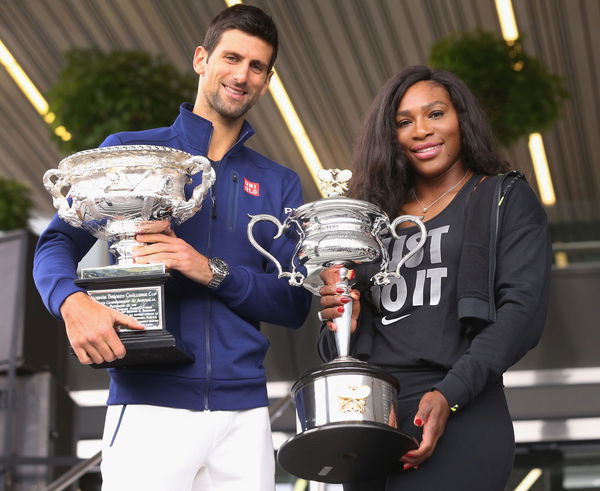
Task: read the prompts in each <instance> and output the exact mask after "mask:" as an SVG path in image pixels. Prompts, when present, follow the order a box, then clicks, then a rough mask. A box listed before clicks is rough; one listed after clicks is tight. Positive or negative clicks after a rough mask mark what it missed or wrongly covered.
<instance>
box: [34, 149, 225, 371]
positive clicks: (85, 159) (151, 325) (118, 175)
mask: <svg viewBox="0 0 600 491" xmlns="http://www.w3.org/2000/svg"><path fill="white" fill-rule="evenodd" d="M200 172H202V175H201V176H202V179H201V182H200V183H199V184H198V185H197V186H196V187H195V188H194V189H193V191H192V194H191V197H190V198H189V199H186V197H185V193H184V187H185V185H186V184H189V183H190V182H191V181H192V176H193V175H195V174H198V173H200ZM214 181H215V172H214V170H213V169H212V167H211V165H210V161H209V160H208V159H206V158H205V157H200V156H192V155H190V154H189V153H186V152H183V151H181V150H176V149H173V148H167V147H160V146H153V145H124V146H116V147H102V148H96V149H93V150H85V151H83V152H78V153H75V154H73V155H71V156H69V157H67V158H65V159H63V160H62V161H61V162H60V163H59V164H58V169H50V170H48V171H47V172H46V173H45V174H44V186H45V187H46V189H47V190H48V192H50V194H51V195H52V197H53V203H54V206H55V207H56V208H57V210H58V215H59V216H60V218H62V219H63V220H64V221H65V222H67V223H68V224H70V225H72V226H74V227H79V228H82V229H84V230H86V231H88V232H89V233H90V234H92V235H94V236H95V237H96V238H98V239H100V240H104V241H107V242H109V243H110V244H111V245H110V249H109V250H110V252H111V253H112V254H113V255H114V257H115V259H116V263H115V264H114V265H113V266H106V267H98V268H86V269H83V270H82V271H81V274H80V279H79V280H77V281H76V283H78V284H79V285H80V286H82V287H83V288H85V289H86V290H87V291H88V293H89V294H90V295H91V296H92V297H93V298H95V299H96V300H98V301H99V302H101V303H103V304H105V305H108V306H109V307H111V308H114V309H116V310H118V311H120V312H123V313H125V314H127V315H130V316H132V317H134V318H135V319H136V320H137V321H138V322H140V323H141V324H142V325H144V326H145V327H146V330H145V331H136V330H132V329H127V328H125V327H121V328H120V330H119V331H120V332H119V336H120V338H121V341H122V342H123V344H124V345H125V348H126V350H127V354H126V355H125V357H124V358H123V359H121V360H116V361H114V362H110V363H102V364H97V365H94V366H95V367H97V368H98V367H107V366H111V367H114V366H131V365H148V364H167V363H185V362H190V361H192V360H193V358H191V356H190V355H189V354H187V353H186V350H185V347H182V346H178V345H177V343H176V342H175V338H174V337H173V336H172V335H171V333H169V332H168V330H166V326H165V321H164V315H165V314H164V286H165V283H166V282H167V280H168V279H169V277H170V275H169V274H168V273H167V272H166V271H165V265H164V264H136V263H135V262H134V259H133V249H134V248H135V247H136V246H139V245H142V244H141V243H140V242H138V241H136V239H135V236H136V234H138V233H160V232H165V231H167V230H168V229H169V227H170V226H171V223H175V224H179V223H181V222H183V221H185V220H187V219H188V218H190V217H191V216H193V215H194V213H196V212H197V211H198V210H199V209H200V207H201V206H202V201H203V199H204V197H205V196H206V194H207V193H208V190H209V189H210V187H211V186H212V184H213V183H214Z"/></svg>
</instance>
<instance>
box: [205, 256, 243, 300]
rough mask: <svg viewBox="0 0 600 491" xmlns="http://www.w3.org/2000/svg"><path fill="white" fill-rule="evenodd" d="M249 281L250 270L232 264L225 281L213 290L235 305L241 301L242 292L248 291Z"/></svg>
mask: <svg viewBox="0 0 600 491" xmlns="http://www.w3.org/2000/svg"><path fill="white" fill-rule="evenodd" d="M248 283H249V278H248V272H247V271H246V270H245V269H244V268H239V267H235V266H233V267H232V266H231V265H230V267H229V274H228V275H227V276H226V277H225V279H224V280H223V282H222V283H221V284H220V285H219V286H218V287H217V288H212V289H211V290H212V291H214V292H215V293H217V294H218V295H219V296H220V297H221V298H223V299H224V300H226V301H228V302H230V303H231V304H232V305H233V304H236V303H237V302H239V300H240V297H241V296H242V292H245V291H246V288H247V285H248Z"/></svg>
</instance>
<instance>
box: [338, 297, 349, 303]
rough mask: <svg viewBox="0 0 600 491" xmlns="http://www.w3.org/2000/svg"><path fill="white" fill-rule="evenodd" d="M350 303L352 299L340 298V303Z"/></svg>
mask: <svg viewBox="0 0 600 491" xmlns="http://www.w3.org/2000/svg"><path fill="white" fill-rule="evenodd" d="M349 301H350V299H349V298H348V297H342V298H340V302H342V303H348V302H349Z"/></svg>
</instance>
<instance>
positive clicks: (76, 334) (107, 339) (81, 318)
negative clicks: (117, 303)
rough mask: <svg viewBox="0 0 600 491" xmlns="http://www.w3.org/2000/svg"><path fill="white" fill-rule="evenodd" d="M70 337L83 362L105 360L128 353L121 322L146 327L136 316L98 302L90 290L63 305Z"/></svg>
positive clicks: (88, 363) (74, 296)
mask: <svg viewBox="0 0 600 491" xmlns="http://www.w3.org/2000/svg"><path fill="white" fill-rule="evenodd" d="M60 313H61V316H62V318H63V320H64V322H65V327H66V331H67V337H68V338H69V342H70V343H71V347H72V348H73V351H74V352H75V354H76V355H77V358H78V359H79V361H80V363H82V364H84V365H90V364H91V363H102V362H105V361H107V362H110V361H114V360H116V359H117V358H119V359H120V358H123V357H124V356H125V347H124V346H123V343H122V342H121V340H120V339H119V336H118V335H117V329H118V326H125V327H129V328H131V329H139V330H142V329H144V326H142V325H141V324H140V323H139V322H138V321H136V320H135V319H134V318H133V317H130V316H128V315H125V314H122V313H121V312H118V311H116V310H114V309H111V308H109V307H107V306H105V305H102V304H101V303H100V302H97V301H96V300H94V299H93V298H92V297H90V296H89V295H88V294H87V293H84V292H76V293H73V294H72V295H69V296H68V297H67V298H66V299H65V301H64V302H63V304H62V306H61V307H60Z"/></svg>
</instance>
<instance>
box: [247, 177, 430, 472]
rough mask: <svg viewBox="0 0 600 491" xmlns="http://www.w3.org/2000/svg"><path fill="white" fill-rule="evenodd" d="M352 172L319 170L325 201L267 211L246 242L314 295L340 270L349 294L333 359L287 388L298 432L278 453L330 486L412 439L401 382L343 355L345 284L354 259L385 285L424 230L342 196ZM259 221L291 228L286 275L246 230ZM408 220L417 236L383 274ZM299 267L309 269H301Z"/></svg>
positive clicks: (385, 461)
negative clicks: (326, 275) (283, 215)
mask: <svg viewBox="0 0 600 491" xmlns="http://www.w3.org/2000/svg"><path fill="white" fill-rule="evenodd" d="M351 176H352V173H351V172H350V171H348V170H342V171H340V170H337V169H334V170H323V171H321V172H320V173H319V178H320V180H321V182H322V189H323V190H324V191H325V192H326V194H327V197H326V198H324V199H321V200H318V201H314V202H311V203H307V204H305V205H303V206H301V207H299V208H297V209H295V210H294V211H293V212H292V213H291V214H290V216H289V217H288V218H287V219H286V220H285V221H284V223H283V224H282V223H280V222H279V220H277V218H275V217H273V216H270V215H256V216H253V217H251V220H250V223H249V224H248V237H249V239H250V242H251V243H252V244H253V245H254V247H255V248H256V249H257V250H258V251H259V252H260V253H261V254H263V256H265V257H266V258H267V259H269V260H270V261H272V262H274V263H275V265H276V267H277V270H278V272H279V277H280V278H282V277H288V278H289V283H290V285H292V286H303V287H304V288H306V289H307V290H309V291H310V292H312V293H313V294H315V295H318V294H319V289H320V288H321V286H323V281H322V279H321V276H320V275H321V273H322V272H323V271H325V270H327V269H328V268H336V271H335V273H336V275H337V276H336V278H337V279H338V281H337V283H336V286H337V287H338V288H341V289H342V290H343V291H344V293H343V294H342V295H343V296H345V297H346V298H347V299H348V303H346V304H345V305H344V313H343V314H342V317H340V318H338V319H335V320H334V323H335V325H336V331H335V345H336V348H337V354H338V356H337V357H336V358H335V359H334V360H332V361H330V362H328V363H325V364H323V365H321V366H318V367H316V368H315V369H312V370H309V371H308V372H306V373H305V374H303V375H302V376H301V378H300V379H299V380H298V381H297V382H296V383H295V384H294V385H293V387H292V398H293V400H294V403H295V406H296V416H297V434H296V435H295V436H293V437H292V438H290V439H289V440H288V441H286V442H285V443H284V444H283V445H282V446H281V447H280V449H279V452H278V454H277V459H278V461H279V463H280V464H281V466H282V467H283V468H284V469H286V470H287V471H288V472H290V473H291V474H294V475H296V476H298V477H301V478H304V479H308V480H312V481H321V482H328V483H344V482H352V481H358V480H365V479H369V478H371V477H373V476H376V475H378V474H382V473H386V472H388V471H390V470H392V469H395V468H398V466H399V460H398V459H399V458H400V457H401V456H402V455H403V454H404V453H405V452H406V451H408V450H410V449H413V448H416V447H417V446H418V445H417V443H416V441H415V440H414V439H413V438H412V437H411V436H409V435H407V434H405V433H403V432H402V431H401V430H400V429H399V428H398V422H397V420H396V414H397V411H396V407H397V396H398V393H399V390H400V387H399V384H398V382H397V380H396V379H395V378H394V377H393V376H392V375H390V374H388V373H387V372H385V371H383V370H381V369H379V368H377V367H374V366H372V365H369V364H367V363H365V362H363V361H360V360H357V359H355V358H353V357H351V356H350V355H349V353H350V336H351V317H352V297H351V296H350V290H351V288H352V286H353V276H354V275H353V269H355V268H356V267H357V266H358V265H359V264H375V265H379V271H378V272H377V273H376V274H375V275H373V276H372V278H371V281H372V283H373V284H376V285H383V284H387V283H388V282H389V281H390V280H389V278H390V277H395V278H399V277H400V268H401V267H402V265H403V264H404V263H405V262H406V261H407V260H408V259H410V258H411V257H412V256H413V255H414V254H416V253H417V252H418V251H419V250H420V249H421V248H422V247H423V246H424V245H425V240H426V237H427V231H426V230H425V226H424V225H423V223H422V222H421V221H420V219H419V218H418V217H415V216H411V215H404V216H399V217H397V218H396V219H395V220H393V222H391V223H390V220H389V218H388V217H387V215H386V214H385V213H384V212H383V211H382V210H381V209H380V208H378V207H377V206H375V205H374V204H372V203H368V202H366V201H361V200H356V199H350V198H347V197H344V196H342V194H343V192H344V191H345V190H346V189H347V182H348V180H349V179H350V177H351ZM260 221H269V222H271V223H273V224H274V225H275V226H276V227H277V234H276V235H275V238H279V237H280V236H281V235H282V234H283V233H284V232H285V231H287V230H288V229H291V230H294V231H295V232H296V233H297V235H298V243H297V246H296V249H295V251H294V254H293V257H292V258H290V259H291V261H290V264H291V271H290V272H284V271H283V269H282V267H281V265H280V264H279V262H278V261H277V260H276V259H275V258H274V257H273V256H272V255H271V254H269V252H267V251H266V250H265V249H264V248H263V247H262V246H261V245H260V244H259V243H258V242H257V241H256V240H255V239H254V237H253V235H252V229H253V227H254V225H255V224H256V223H258V222H260ZM405 222H413V223H415V224H416V225H417V227H418V228H419V231H420V240H419V243H418V244H417V246H416V247H415V248H414V249H412V250H411V251H410V252H409V253H408V254H407V255H405V256H404V257H403V258H402V259H401V260H400V261H399V263H398V265H397V267H396V268H395V271H387V269H388V265H389V257H388V253H387V249H386V247H385V246H384V245H383V243H382V239H383V238H384V236H386V235H391V236H393V237H395V238H398V235H397V232H396V228H397V227H398V226H399V225H400V224H401V223H405ZM299 266H302V267H304V268H305V270H306V274H303V273H302V272H300V271H299V270H298V269H299Z"/></svg>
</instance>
